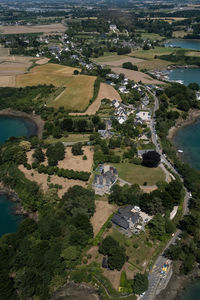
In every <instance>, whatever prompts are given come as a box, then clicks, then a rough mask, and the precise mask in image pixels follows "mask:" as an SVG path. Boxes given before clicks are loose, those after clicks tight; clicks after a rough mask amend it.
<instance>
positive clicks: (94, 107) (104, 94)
mask: <svg viewBox="0 0 200 300" xmlns="http://www.w3.org/2000/svg"><path fill="white" fill-rule="evenodd" d="M104 98H107V99H109V100H114V99H116V100H118V101H120V102H121V101H122V99H121V97H120V95H119V93H118V92H117V91H116V90H115V88H114V87H112V86H111V85H108V84H106V83H101V84H100V89H99V93H98V96H97V98H96V100H95V101H94V102H93V103H92V104H91V105H90V106H89V107H88V108H87V110H86V111H85V112H84V113H70V115H72V116H84V115H88V116H89V115H95V114H96V112H97V111H98V110H99V108H100V106H101V100H102V99H104Z"/></svg>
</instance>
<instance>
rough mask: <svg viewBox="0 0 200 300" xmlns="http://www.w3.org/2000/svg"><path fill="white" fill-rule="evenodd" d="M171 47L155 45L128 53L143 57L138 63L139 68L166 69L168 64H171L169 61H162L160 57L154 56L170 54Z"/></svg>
mask: <svg viewBox="0 0 200 300" xmlns="http://www.w3.org/2000/svg"><path fill="white" fill-rule="evenodd" d="M172 52H173V49H172V48H170V47H155V48H154V49H150V50H143V49H140V50H135V51H133V52H131V54H129V56H132V57H136V58H140V59H144V61H142V62H140V63H139V64H138V67H139V70H142V69H147V70H155V69H166V67H167V66H168V65H170V64H171V62H170V61H163V60H161V59H158V58H155V57H156V56H159V55H164V54H170V53H172Z"/></svg>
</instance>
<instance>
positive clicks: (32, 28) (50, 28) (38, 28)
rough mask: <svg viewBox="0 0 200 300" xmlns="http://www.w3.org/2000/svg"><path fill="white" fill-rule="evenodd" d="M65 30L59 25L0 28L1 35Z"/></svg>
mask: <svg viewBox="0 0 200 300" xmlns="http://www.w3.org/2000/svg"><path fill="white" fill-rule="evenodd" d="M65 30H66V28H65V27H64V26H63V25H62V24H61V23H55V24H49V25H37V26H23V25H22V26H0V32H1V33H2V34H23V33H34V32H44V33H52V32H57V33H61V32H65Z"/></svg>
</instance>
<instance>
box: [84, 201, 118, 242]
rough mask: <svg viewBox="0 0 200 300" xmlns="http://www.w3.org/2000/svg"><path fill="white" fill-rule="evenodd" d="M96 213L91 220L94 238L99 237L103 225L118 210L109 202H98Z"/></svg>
mask: <svg viewBox="0 0 200 300" xmlns="http://www.w3.org/2000/svg"><path fill="white" fill-rule="evenodd" d="M95 205H96V211H95V213H94V215H93V216H92V218H91V219H90V221H91V223H92V226H93V232H94V236H96V235H97V233H98V232H99V230H100V229H101V227H102V226H103V224H104V223H105V222H106V221H107V219H108V217H109V216H110V215H111V214H112V213H113V212H114V211H116V209H117V206H116V205H111V204H109V203H108V202H107V201H103V200H96V201H95Z"/></svg>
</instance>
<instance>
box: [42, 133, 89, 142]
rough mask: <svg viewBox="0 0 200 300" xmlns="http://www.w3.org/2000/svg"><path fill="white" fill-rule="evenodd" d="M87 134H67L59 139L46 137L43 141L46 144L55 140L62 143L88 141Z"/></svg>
mask: <svg viewBox="0 0 200 300" xmlns="http://www.w3.org/2000/svg"><path fill="white" fill-rule="evenodd" d="M89 137H90V135H89V134H79V133H77V134H69V135H68V136H67V137H61V138H60V139H56V138H53V137H50V138H47V139H46V140H45V142H46V143H47V144H55V143H57V142H64V143H78V142H87V141H89Z"/></svg>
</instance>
